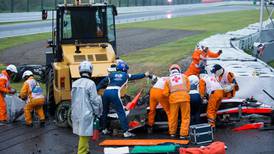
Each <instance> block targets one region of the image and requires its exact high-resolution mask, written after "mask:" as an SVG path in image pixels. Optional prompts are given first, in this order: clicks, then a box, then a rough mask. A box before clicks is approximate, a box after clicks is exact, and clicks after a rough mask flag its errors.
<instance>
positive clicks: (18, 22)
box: [0, 19, 51, 25]
mask: <svg viewBox="0 0 274 154" xmlns="http://www.w3.org/2000/svg"><path fill="white" fill-rule="evenodd" d="M48 20H51V19H48ZM38 21H40V22H43V21H47V20H31V21H13V22H0V25H13V24H21V23H31V22H38Z"/></svg>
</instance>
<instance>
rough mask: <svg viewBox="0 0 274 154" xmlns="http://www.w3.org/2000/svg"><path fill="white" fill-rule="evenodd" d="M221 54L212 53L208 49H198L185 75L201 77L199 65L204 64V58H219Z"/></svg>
mask: <svg viewBox="0 0 274 154" xmlns="http://www.w3.org/2000/svg"><path fill="white" fill-rule="evenodd" d="M220 54H221V53H215V52H212V51H211V50H209V49H208V48H206V49H204V50H201V49H199V48H196V49H195V50H194V52H193V54H192V62H191V64H190V65H189V67H188V69H187V70H186V71H185V73H184V74H185V75H186V76H190V75H199V74H200V68H199V64H200V63H201V62H202V60H203V59H204V58H218V57H219V56H220Z"/></svg>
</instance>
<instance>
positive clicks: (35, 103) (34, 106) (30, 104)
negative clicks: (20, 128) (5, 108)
mask: <svg viewBox="0 0 274 154" xmlns="http://www.w3.org/2000/svg"><path fill="white" fill-rule="evenodd" d="M37 84H38V83H37V82H36V81H35V80H34V78H33V77H32V76H31V77H29V78H28V79H27V81H25V82H24V85H23V87H22V89H21V92H20V98H23V99H26V98H27V104H26V105H25V108H24V113H25V121H26V124H27V125H30V124H31V123H32V116H31V112H32V110H34V111H35V112H36V114H37V115H38V117H39V120H40V121H44V120H45V114H44V110H43V105H44V103H45V98H44V96H43V94H38V95H37V94H34V93H33V92H32V90H33V88H34V87H35V86H37ZM38 86H39V85H38Z"/></svg>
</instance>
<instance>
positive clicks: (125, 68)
mask: <svg viewBox="0 0 274 154" xmlns="http://www.w3.org/2000/svg"><path fill="white" fill-rule="evenodd" d="M128 69H129V67H128V65H127V63H125V62H118V64H117V66H116V70H117V71H122V72H127V71H128Z"/></svg>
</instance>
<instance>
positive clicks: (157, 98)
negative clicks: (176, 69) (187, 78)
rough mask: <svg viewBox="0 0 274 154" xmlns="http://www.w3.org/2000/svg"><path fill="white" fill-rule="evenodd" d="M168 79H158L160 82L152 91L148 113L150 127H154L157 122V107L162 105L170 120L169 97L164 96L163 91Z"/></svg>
mask: <svg viewBox="0 0 274 154" xmlns="http://www.w3.org/2000/svg"><path fill="white" fill-rule="evenodd" d="M167 79H168V78H158V81H157V82H156V83H155V84H154V85H153V87H152V88H151V89H150V95H149V113H148V125H149V126H150V127H152V126H153V125H154V122H155V115H156V107H157V105H158V104H159V103H160V104H161V105H162V107H163V109H164V111H165V112H166V115H167V118H168V119H169V113H170V112H169V102H168V97H166V96H164V95H163V89H164V86H165V80H167Z"/></svg>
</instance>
